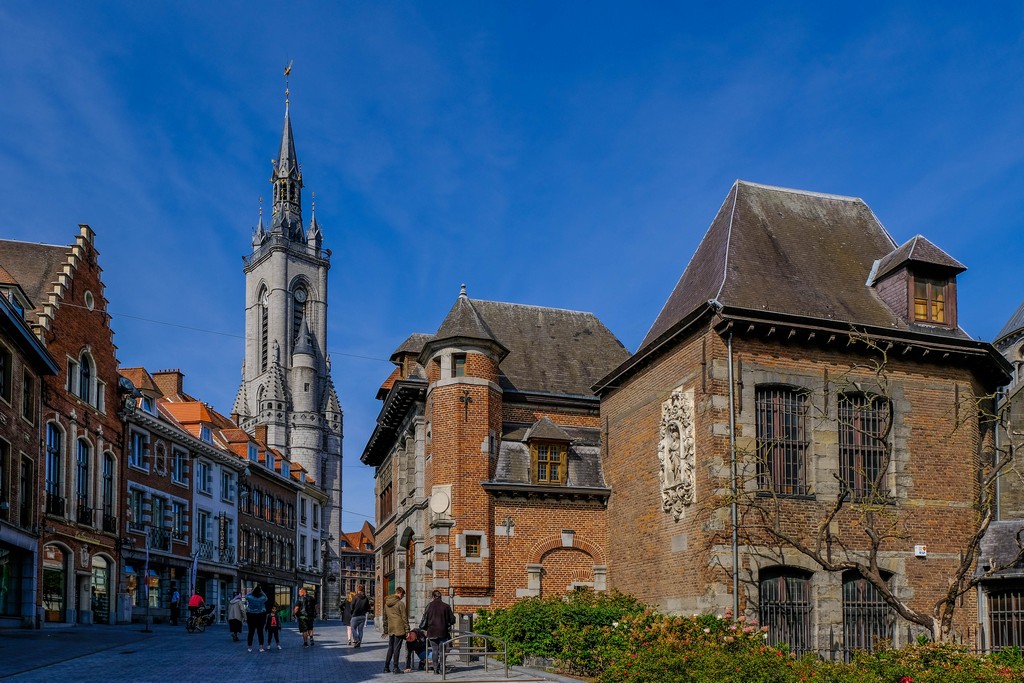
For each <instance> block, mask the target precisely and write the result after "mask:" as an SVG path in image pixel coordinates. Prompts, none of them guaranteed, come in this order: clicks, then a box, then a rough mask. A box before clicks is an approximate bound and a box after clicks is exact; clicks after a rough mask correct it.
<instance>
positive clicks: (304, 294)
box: [292, 285, 309, 340]
mask: <svg viewBox="0 0 1024 683" xmlns="http://www.w3.org/2000/svg"><path fill="white" fill-rule="evenodd" d="M308 298H309V292H308V291H307V290H306V288H305V287H303V286H302V285H299V286H298V287H296V288H295V291H294V292H293V293H292V340H297V339H298V338H299V327H300V326H301V325H302V319H303V318H305V317H306V299H308ZM307 324H308V323H307Z"/></svg>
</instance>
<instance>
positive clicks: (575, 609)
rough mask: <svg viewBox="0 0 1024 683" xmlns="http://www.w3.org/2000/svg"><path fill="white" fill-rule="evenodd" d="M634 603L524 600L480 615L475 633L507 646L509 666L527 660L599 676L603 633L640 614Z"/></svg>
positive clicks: (605, 596)
mask: <svg viewBox="0 0 1024 683" xmlns="http://www.w3.org/2000/svg"><path fill="white" fill-rule="evenodd" d="M643 609H644V606H643V605H642V604H641V603H640V602H639V601H638V600H636V599H635V598H632V597H629V596H626V595H622V594H620V593H594V592H592V591H586V590H581V591H574V592H572V593H570V594H568V595H567V596H565V597H564V598H562V597H550V598H525V599H523V600H520V601H519V602H517V603H516V604H514V605H513V606H511V607H509V608H506V609H500V610H481V611H480V612H478V613H477V621H476V625H475V626H474V628H475V629H476V631H478V632H479V633H483V634H485V635H489V636H495V637H497V638H501V639H502V640H503V641H505V643H506V644H507V645H508V653H509V663H510V664H522V663H523V659H524V657H525V656H528V655H529V656H534V657H543V658H548V659H552V660H555V661H556V662H558V664H559V665H560V667H561V668H562V669H563V670H565V671H567V672H573V673H580V674H590V673H593V672H595V671H596V670H597V664H596V662H595V661H594V651H595V650H596V649H597V648H599V647H601V646H602V645H603V644H604V642H603V641H604V639H605V636H606V629H607V628H608V627H610V626H611V625H612V624H613V623H615V622H616V621H619V620H621V619H623V618H624V617H625V616H627V615H629V614H634V613H639V612H641V611H643Z"/></svg>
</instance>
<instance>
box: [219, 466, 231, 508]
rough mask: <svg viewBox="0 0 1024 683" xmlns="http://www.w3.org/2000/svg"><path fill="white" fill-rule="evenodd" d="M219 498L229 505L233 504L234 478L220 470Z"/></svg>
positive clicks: (229, 473)
mask: <svg viewBox="0 0 1024 683" xmlns="http://www.w3.org/2000/svg"><path fill="white" fill-rule="evenodd" d="M220 497H221V498H223V499H224V500H226V501H228V502H229V503H233V502H235V476H234V475H233V474H231V472H227V471H224V470H221V473H220Z"/></svg>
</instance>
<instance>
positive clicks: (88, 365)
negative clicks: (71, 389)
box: [78, 351, 94, 403]
mask: <svg viewBox="0 0 1024 683" xmlns="http://www.w3.org/2000/svg"><path fill="white" fill-rule="evenodd" d="M93 374H94V373H93V362H92V357H91V356H90V355H89V354H88V353H87V352H84V351H83V352H82V356H81V358H80V359H79V361H78V398H80V399H82V400H83V401H85V402H86V403H92V402H93V386H92V385H93Z"/></svg>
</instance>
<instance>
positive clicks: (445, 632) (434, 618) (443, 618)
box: [424, 590, 455, 674]
mask: <svg viewBox="0 0 1024 683" xmlns="http://www.w3.org/2000/svg"><path fill="white" fill-rule="evenodd" d="M432 597H433V598H434V599H433V600H431V601H430V604H429V605H427V613H426V615H425V617H424V619H425V620H426V622H427V638H428V639H429V640H430V649H431V651H432V652H433V653H434V655H433V656H434V673H436V674H439V673H441V660H442V659H443V658H444V652H443V648H442V647H441V643H443V642H444V641H446V640H450V639H451V637H452V634H451V628H452V626H453V625H454V624H455V614H454V613H453V612H452V608H451V607H449V606H448V603H446V602H445V601H444V600H442V599H441V591H438V590H435V591H434V592H433V594H432Z"/></svg>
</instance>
